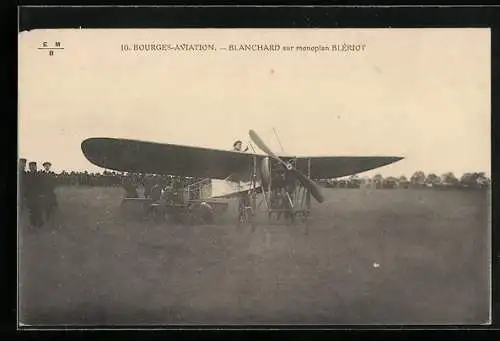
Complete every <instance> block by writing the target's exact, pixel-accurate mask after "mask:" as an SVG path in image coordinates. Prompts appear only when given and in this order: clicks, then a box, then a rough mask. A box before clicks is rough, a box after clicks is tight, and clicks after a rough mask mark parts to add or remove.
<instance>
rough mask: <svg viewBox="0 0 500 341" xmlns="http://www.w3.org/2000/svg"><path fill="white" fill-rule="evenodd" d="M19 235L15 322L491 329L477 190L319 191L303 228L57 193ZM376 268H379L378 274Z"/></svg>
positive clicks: (486, 247)
mask: <svg viewBox="0 0 500 341" xmlns="http://www.w3.org/2000/svg"><path fill="white" fill-rule="evenodd" d="M57 196H58V200H59V203H60V210H59V212H58V214H57V216H56V217H55V218H54V220H53V221H52V222H51V223H50V224H49V225H47V226H45V227H44V228H42V229H41V230H33V229H30V228H28V227H27V226H26V224H25V220H26V219H25V217H21V224H20V227H19V256H20V263H19V265H20V271H19V277H20V284H21V285H20V292H19V294H20V319H21V322H23V323H25V324H32V325H34V324H99V325H105V324H115V325H116V324H143V323H144V324H234V323H238V324H252V323H256V324H266V323H292V324H293V323H300V324H323V323H326V324H359V323H361V324H424V323H425V324H434V323H438V324H457V323H468V324H479V323H485V322H487V321H488V319H489V298H490V297H489V263H490V243H489V242H490V225H489V192H486V191H473V190H469V191H466V190H429V189H427V190H349V189H330V190H328V189H327V190H325V196H326V201H325V203H324V204H322V205H315V206H314V208H313V209H314V213H313V216H312V221H311V228H310V232H309V234H308V235H304V233H303V229H302V228H301V227H300V226H296V227H286V226H285V225H283V224H275V225H269V224H267V222H266V220H265V219H260V220H261V224H260V225H259V226H258V227H257V229H256V231H255V232H254V233H251V232H250V230H249V229H247V228H243V227H241V228H239V229H238V228H236V226H235V224H234V222H235V220H236V219H235V218H236V217H235V207H234V206H232V207H230V210H229V212H228V213H227V214H226V216H224V217H221V218H220V219H219V221H218V223H217V224H216V225H209V226H191V227H182V226H166V225H162V224H154V223H153V222H151V221H148V220H141V219H140V218H137V217H135V218H134V217H131V216H130V217H127V216H124V215H123V214H121V213H120V210H119V208H118V206H119V204H120V201H121V198H122V196H123V192H122V190H121V189H116V188H87V189H84V188H71V187H66V188H59V189H58V191H57ZM377 265H378V266H377Z"/></svg>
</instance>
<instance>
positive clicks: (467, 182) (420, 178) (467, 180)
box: [319, 171, 491, 188]
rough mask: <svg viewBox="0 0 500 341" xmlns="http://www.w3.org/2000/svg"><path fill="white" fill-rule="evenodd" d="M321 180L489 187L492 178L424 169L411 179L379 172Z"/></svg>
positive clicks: (340, 184)
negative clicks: (371, 174) (456, 174)
mask: <svg viewBox="0 0 500 341" xmlns="http://www.w3.org/2000/svg"><path fill="white" fill-rule="evenodd" d="M319 182H320V184H322V185H323V186H324V187H333V188H361V187H371V188H426V187H438V188H453V187H455V188H489V187H490V185H491V179H490V178H488V177H487V176H486V175H485V173H484V172H473V173H464V174H463V175H462V176H461V177H460V178H457V177H456V176H455V175H454V174H453V173H452V172H447V173H444V174H442V175H441V176H438V175H436V174H434V173H429V174H425V173H424V172H423V171H417V172H415V173H413V175H412V176H411V177H410V178H409V179H408V178H407V177H406V176H404V175H402V176H400V177H394V176H389V177H385V178H384V177H383V176H382V175H380V174H377V175H375V176H373V177H363V178H360V177H359V176H357V175H353V176H350V177H348V178H343V179H322V180H319Z"/></svg>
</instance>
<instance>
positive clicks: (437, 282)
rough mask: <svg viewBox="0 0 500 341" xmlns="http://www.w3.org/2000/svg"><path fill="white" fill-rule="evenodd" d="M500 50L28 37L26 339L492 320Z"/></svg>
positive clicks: (369, 37) (141, 32) (221, 37)
mask: <svg viewBox="0 0 500 341" xmlns="http://www.w3.org/2000/svg"><path fill="white" fill-rule="evenodd" d="M490 35H491V32H490V30H489V29H482V28H432V29H431V28H414V29H401V28H398V29H395V28H392V29H391V28H387V29H339V28H337V29H82V28H80V29H35V30H26V31H21V32H19V34H18V46H19V57H18V65H19V66H18V67H19V69H18V74H19V76H18V77H19V78H18V90H19V97H18V108H19V110H18V197H17V201H18V230H17V242H18V245H17V250H18V325H19V326H21V327H23V326H24V327H44V326H54V327H64V326H79V327H82V326H83V327H91V326H99V327H113V326H144V327H147V326H201V327H203V326H257V325H258V326H262V325H292V326H297V325H313V326H314V325H318V326H323V325H333V326H335V325H353V326H360V325H424V324H425V325H478V326H479V325H489V324H491V290H492V289H491V267H492V266H491V264H492V259H491V243H492V240H491V134H490V131H491V123H490V121H491V90H490V83H491V43H490Z"/></svg>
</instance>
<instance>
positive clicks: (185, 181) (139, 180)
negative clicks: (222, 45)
mask: <svg viewBox="0 0 500 341" xmlns="http://www.w3.org/2000/svg"><path fill="white" fill-rule="evenodd" d="M201 180H203V179H201V178H191V177H180V176H168V175H149V174H148V175H145V174H136V173H124V172H115V171H104V172H102V173H90V172H87V171H84V172H74V171H72V172H67V171H62V172H61V173H55V181H56V184H57V185H64V186H100V187H108V186H109V187H124V186H125V187H126V186H137V185H145V183H146V185H150V184H151V183H158V184H160V185H161V186H171V187H175V188H182V187H185V186H187V185H190V184H193V183H196V182H198V181H201ZM316 181H318V182H319V183H320V184H321V185H323V186H324V187H333V188H361V187H373V188H415V187H417V188H419V187H468V188H488V187H490V185H491V179H489V178H488V177H487V176H486V175H485V173H484V172H474V173H465V174H463V175H462V176H461V177H460V178H457V177H456V176H455V175H454V174H453V173H452V172H447V173H444V174H442V175H441V176H438V175H436V174H434V173H429V174H425V173H424V172H423V171H417V172H415V173H414V174H413V175H412V176H411V177H410V178H407V177H406V176H404V175H402V176H399V177H394V176H388V177H385V178H384V177H383V176H382V175H380V174H377V175H375V176H373V177H359V176H358V175H352V176H350V177H348V178H342V179H316ZM147 187H149V186H147Z"/></svg>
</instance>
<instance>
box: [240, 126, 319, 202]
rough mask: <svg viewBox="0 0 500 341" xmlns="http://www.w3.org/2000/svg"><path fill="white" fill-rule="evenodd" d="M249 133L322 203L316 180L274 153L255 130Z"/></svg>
mask: <svg viewBox="0 0 500 341" xmlns="http://www.w3.org/2000/svg"><path fill="white" fill-rule="evenodd" d="M249 135H250V138H251V139H252V141H253V142H254V143H255V144H256V145H257V147H259V148H260V149H261V150H262V151H263V152H265V153H266V154H267V155H269V156H270V157H272V158H273V159H275V160H276V161H278V162H279V163H280V164H282V165H283V166H285V169H286V170H288V171H290V172H292V174H294V175H295V177H296V178H297V179H298V180H299V181H300V183H301V184H302V186H304V187H305V188H307V189H308V190H309V191H310V192H311V195H312V196H313V197H314V199H316V200H317V201H318V202H319V203H322V202H323V201H324V198H323V195H322V194H321V189H320V187H319V186H318V185H317V184H316V183H315V182H314V181H312V180H311V179H309V178H307V177H306V176H305V175H304V174H302V173H301V172H299V171H298V170H297V169H295V168H294V167H292V165H291V164H290V163H287V162H285V161H283V160H282V159H280V158H279V157H278V156H277V155H276V154H274V153H273V151H272V150H271V149H270V148H269V147H267V145H266V144H265V143H264V141H263V140H262V139H261V138H260V137H259V135H257V133H256V132H255V131H253V130H250V131H249Z"/></svg>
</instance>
